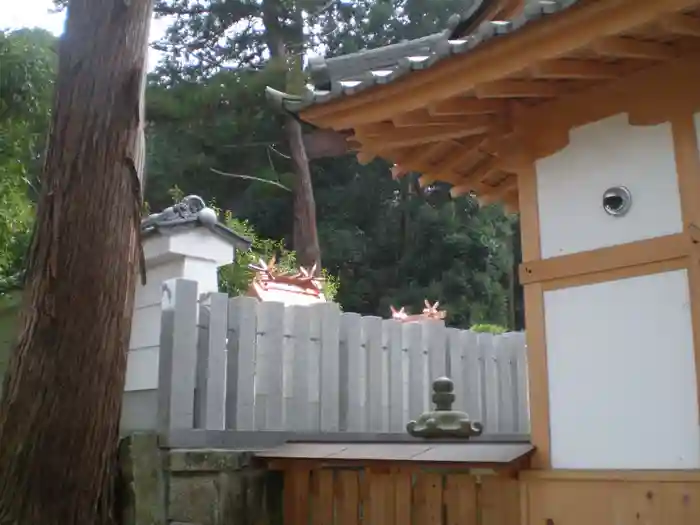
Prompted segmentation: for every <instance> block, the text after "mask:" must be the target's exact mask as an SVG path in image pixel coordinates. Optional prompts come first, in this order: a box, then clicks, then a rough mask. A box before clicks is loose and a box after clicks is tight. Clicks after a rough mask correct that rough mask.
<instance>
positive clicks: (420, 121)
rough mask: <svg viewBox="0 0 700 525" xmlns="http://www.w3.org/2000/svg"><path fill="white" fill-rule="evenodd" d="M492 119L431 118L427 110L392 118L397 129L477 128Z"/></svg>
mask: <svg viewBox="0 0 700 525" xmlns="http://www.w3.org/2000/svg"><path fill="white" fill-rule="evenodd" d="M492 119H493V117H489V116H487V115H443V116H433V115H431V114H430V112H429V111H428V110H427V109H416V110H414V111H409V112H408V113H402V114H401V115H398V116H396V117H394V119H393V121H394V125H395V126H396V127H397V128H404V127H415V126H444V125H463V126H465V127H474V126H476V127H479V126H482V125H483V123H484V122H491V121H492Z"/></svg>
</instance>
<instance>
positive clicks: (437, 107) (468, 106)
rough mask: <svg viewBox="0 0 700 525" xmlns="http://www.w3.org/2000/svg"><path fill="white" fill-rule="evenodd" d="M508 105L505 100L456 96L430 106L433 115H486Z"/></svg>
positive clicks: (429, 111)
mask: <svg viewBox="0 0 700 525" xmlns="http://www.w3.org/2000/svg"><path fill="white" fill-rule="evenodd" d="M506 107H507V103H506V101H504V100H480V99H478V98H466V97H455V98H450V99H448V100H443V101H440V102H436V103H435V104H430V105H429V106H428V113H430V114H431V115H433V116H448V115H485V114H488V113H500V112H502V111H504V110H505V109H506Z"/></svg>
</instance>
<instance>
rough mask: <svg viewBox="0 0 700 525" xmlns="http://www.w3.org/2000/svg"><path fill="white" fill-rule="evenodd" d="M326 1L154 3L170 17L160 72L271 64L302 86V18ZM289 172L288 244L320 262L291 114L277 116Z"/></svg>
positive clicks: (192, 74)
mask: <svg viewBox="0 0 700 525" xmlns="http://www.w3.org/2000/svg"><path fill="white" fill-rule="evenodd" d="M328 5H329V3H328V2H327V1H326V0H290V1H287V0H232V1H227V0H203V1H198V2H194V1H192V0H158V2H157V4H156V11H157V12H158V13H159V14H163V15H169V16H172V17H174V18H175V22H174V23H173V25H172V27H171V28H170V29H169V31H168V34H167V38H166V39H165V40H164V41H163V42H160V43H159V44H158V48H159V49H161V50H162V51H165V52H166V53H168V55H167V57H166V60H165V63H164V65H163V67H162V68H160V71H159V73H160V74H161V75H167V76H170V77H172V78H174V79H186V80H201V79H202V78H206V77H209V76H211V75H212V74H216V73H217V72H219V71H221V69H225V68H237V69H239V70H241V69H246V68H247V69H258V70H259V69H262V68H264V67H265V66H271V67H272V69H274V70H275V71H276V72H277V73H278V77H279V78H281V79H283V80H282V83H283V84H286V86H284V85H283V86H281V87H283V88H285V87H286V88H287V89H295V88H296V90H298V89H300V86H302V85H303V83H304V82H303V75H302V64H303V60H302V56H303V54H304V52H305V50H306V49H308V48H309V46H310V45H311V44H310V42H309V38H310V35H308V34H307V31H306V29H308V25H307V24H305V22H304V18H305V16H306V15H308V14H311V15H312V16H313V15H315V13H316V12H318V11H319V9H323V8H325V7H326V6H328ZM280 118H281V119H282V120H283V126H282V128H283V130H284V137H285V139H284V140H285V142H286V144H287V149H288V151H289V160H290V164H291V171H292V173H293V175H294V179H293V181H292V193H293V221H292V223H293V235H292V245H293V248H294V250H295V251H296V253H297V257H298V259H299V262H300V263H301V264H302V265H304V266H312V265H314V264H316V267H317V269H318V268H320V267H321V264H320V262H321V250H320V248H319V243H318V234H317V225H316V203H315V200H314V194H313V185H312V183H311V173H310V169H309V161H308V158H307V154H306V148H305V143H304V140H303V135H302V128H301V125H300V124H299V122H298V121H296V120H295V119H294V118H292V117H291V116H282V117H280Z"/></svg>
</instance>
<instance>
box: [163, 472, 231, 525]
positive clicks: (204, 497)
mask: <svg viewBox="0 0 700 525" xmlns="http://www.w3.org/2000/svg"><path fill="white" fill-rule="evenodd" d="M220 508H221V501H220V498H219V483H218V480H217V476H212V475H190V476H172V477H171V478H170V494H169V498H168V519H169V520H171V521H182V522H189V523H197V524H199V525H218V524H219V523H220V522H221V521H220V519H219V516H220Z"/></svg>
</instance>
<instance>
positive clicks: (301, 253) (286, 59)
mask: <svg viewBox="0 0 700 525" xmlns="http://www.w3.org/2000/svg"><path fill="white" fill-rule="evenodd" d="M298 4H299V2H291V6H290V9H289V10H288V11H287V9H286V6H285V2H283V1H282V0H263V3H262V11H263V24H264V25H265V36H266V41H267V48H268V51H269V53H270V58H271V59H272V61H273V63H274V62H276V63H278V64H279V65H280V66H282V67H283V71H284V73H285V75H284V76H285V84H286V89H287V91H289V92H291V93H295V92H296V93H299V92H300V91H301V90H302V89H303V87H304V75H303V74H302V67H303V61H302V58H301V55H302V54H303V51H304V50H305V48H306V46H305V42H304V21H303V12H302V8H301V6H300V5H298ZM285 29H286V30H287V31H286V34H287V38H286V40H287V42H285ZM288 46H289V47H290V48H291V49H292V51H291V52H288ZM284 129H285V134H286V137H287V142H288V144H289V152H290V157H291V161H292V169H293V171H294V175H295V177H294V186H293V193H294V223H293V229H292V244H293V246H294V250H295V251H296V254H297V258H298V259H299V262H300V263H301V264H302V265H303V266H306V267H309V268H310V267H315V268H316V270H317V271H319V272H320V270H321V249H320V247H319V244H318V230H317V226H316V201H315V200H314V189H313V185H312V183H311V170H310V169H309V159H308V158H307V155H306V148H305V146H304V138H303V133H302V128H301V124H300V123H299V121H298V120H296V119H295V118H294V117H293V116H292V115H285V116H284Z"/></svg>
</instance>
